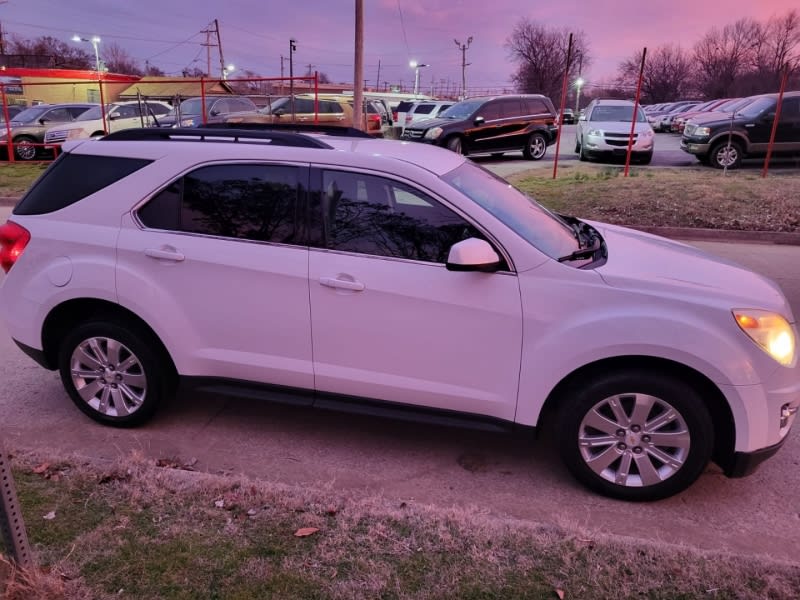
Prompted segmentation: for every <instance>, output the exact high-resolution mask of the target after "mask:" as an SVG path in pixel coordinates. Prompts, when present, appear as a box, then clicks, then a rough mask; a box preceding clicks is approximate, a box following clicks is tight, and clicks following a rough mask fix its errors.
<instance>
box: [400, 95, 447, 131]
mask: <svg viewBox="0 0 800 600" xmlns="http://www.w3.org/2000/svg"><path fill="white" fill-rule="evenodd" d="M453 104H455V102H453V101H449V100H425V101H423V102H414V103H413V104H412V105H411V106H409V107H408V109H407V110H406V112H405V118H404V119H403V123H402V126H403V130H404V131H405V128H406V127H408V126H409V125H411V124H412V123H416V122H418V121H424V120H425V119H436V118H437V117H438V116H439V115H440V114H442V113H443V112H444V111H446V110H447V109H448V108H450V107H451V106H453Z"/></svg>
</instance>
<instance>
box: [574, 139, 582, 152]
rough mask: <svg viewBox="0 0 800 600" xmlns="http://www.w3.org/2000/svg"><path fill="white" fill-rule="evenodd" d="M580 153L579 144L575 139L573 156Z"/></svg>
mask: <svg viewBox="0 0 800 600" xmlns="http://www.w3.org/2000/svg"><path fill="white" fill-rule="evenodd" d="M580 153H581V143H580V142H579V141H578V138H575V154H580Z"/></svg>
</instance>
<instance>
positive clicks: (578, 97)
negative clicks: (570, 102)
mask: <svg viewBox="0 0 800 600" xmlns="http://www.w3.org/2000/svg"><path fill="white" fill-rule="evenodd" d="M584 83H586V82H585V81H584V80H583V78H582V77H578V78H577V79H576V80H575V88H576V89H577V90H578V91H577V92H576V93H575V118H576V119H577V118H578V114H579V113H580V107H581V88H582V87H583V84H584Z"/></svg>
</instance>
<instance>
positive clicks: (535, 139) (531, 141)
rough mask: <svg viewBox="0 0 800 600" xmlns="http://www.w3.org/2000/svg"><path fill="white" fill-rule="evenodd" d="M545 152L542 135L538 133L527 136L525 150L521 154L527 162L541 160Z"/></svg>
mask: <svg viewBox="0 0 800 600" xmlns="http://www.w3.org/2000/svg"><path fill="white" fill-rule="evenodd" d="M546 152H547V140H546V139H545V137H544V135H542V134H541V133H539V132H534V133H532V134H531V135H530V136H528V141H527V142H526V143H525V148H523V150H522V154H523V155H524V156H525V158H527V159H528V160H541V159H542V158H544V155H545V153H546Z"/></svg>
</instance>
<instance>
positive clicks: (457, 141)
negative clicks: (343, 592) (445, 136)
mask: <svg viewBox="0 0 800 600" xmlns="http://www.w3.org/2000/svg"><path fill="white" fill-rule="evenodd" d="M447 149H448V150H452V151H453V152H455V153H456V154H464V144H463V143H462V142H461V138H460V137H458V136H456V137H451V138H450V139H449V140H447Z"/></svg>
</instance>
